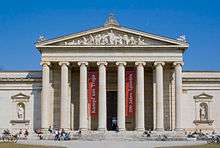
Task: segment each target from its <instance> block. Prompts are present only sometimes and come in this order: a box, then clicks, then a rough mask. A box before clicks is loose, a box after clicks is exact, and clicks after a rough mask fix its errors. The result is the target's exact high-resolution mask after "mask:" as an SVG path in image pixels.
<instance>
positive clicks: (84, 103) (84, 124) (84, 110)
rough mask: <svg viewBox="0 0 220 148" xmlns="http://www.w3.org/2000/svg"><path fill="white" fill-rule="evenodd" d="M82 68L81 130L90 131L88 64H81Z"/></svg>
mask: <svg viewBox="0 0 220 148" xmlns="http://www.w3.org/2000/svg"><path fill="white" fill-rule="evenodd" d="M78 65H79V66H80V103H79V104H80V106H79V114H80V117H79V129H80V130H88V97H87V65H88V63H87V62H79V63H78Z"/></svg>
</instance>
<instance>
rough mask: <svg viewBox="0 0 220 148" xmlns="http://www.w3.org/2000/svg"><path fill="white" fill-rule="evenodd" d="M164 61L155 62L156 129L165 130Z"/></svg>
mask: <svg viewBox="0 0 220 148" xmlns="http://www.w3.org/2000/svg"><path fill="white" fill-rule="evenodd" d="M164 64H165V63H164V62H155V63H154V65H155V66H156V130H157V131H163V130H164V107H163V65H164Z"/></svg>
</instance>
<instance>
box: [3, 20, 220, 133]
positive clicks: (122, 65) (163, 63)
mask: <svg viewBox="0 0 220 148" xmlns="http://www.w3.org/2000/svg"><path fill="white" fill-rule="evenodd" d="M188 46H189V45H188V43H187V41H186V40H185V38H184V36H180V37H179V38H178V39H171V38H167V37H162V36H158V35H154V34H150V33H145V32H140V31H137V30H133V29H129V28H126V27H122V26H120V25H119V24H118V22H117V21H116V20H115V19H114V18H113V17H109V18H108V19H107V21H106V23H105V24H104V26H103V27H99V28H95V29H91V30H88V31H84V32H80V33H76V34H70V35H67V36H62V37H58V38H54V39H49V40H47V39H45V38H44V37H40V38H39V40H38V41H37V42H36V48H37V49H38V50H39V52H40V53H41V65H42V71H20V72H19V71H17V72H16V71H14V72H13V71H11V72H10V71H2V72H0V101H1V105H2V107H1V108H0V118H1V119H3V120H1V121H0V128H10V129H19V128H29V129H36V128H48V127H49V126H52V127H53V128H65V129H71V130H79V129H80V130H85V131H87V130H100V131H107V130H115V128H116V125H117V127H118V128H119V131H143V130H148V129H151V130H155V131H174V130H175V131H181V130H186V131H193V130H196V129H202V130H207V131H212V130H216V131H220V116H219V115H220V114H219V113H218V110H217V108H218V105H219V104H220V100H219V98H218V97H220V72H208V71H206V72H205V71H182V65H183V54H184V52H185V51H186V49H187V48H188Z"/></svg>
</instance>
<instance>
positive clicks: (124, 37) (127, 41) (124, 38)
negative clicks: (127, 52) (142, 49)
mask: <svg viewBox="0 0 220 148" xmlns="http://www.w3.org/2000/svg"><path fill="white" fill-rule="evenodd" d="M123 41H124V43H125V45H128V44H129V43H130V40H129V38H128V35H126V34H125V35H123Z"/></svg>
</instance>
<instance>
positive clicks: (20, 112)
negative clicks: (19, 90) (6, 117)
mask: <svg viewBox="0 0 220 148" xmlns="http://www.w3.org/2000/svg"><path fill="white" fill-rule="evenodd" d="M17 115H18V119H24V108H23V106H22V105H21V104H20V105H19V106H18V109H17Z"/></svg>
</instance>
